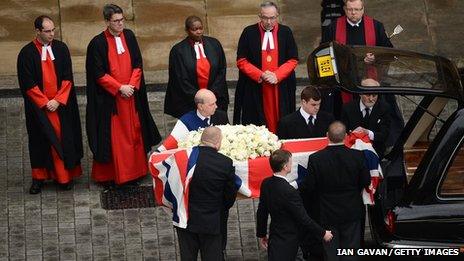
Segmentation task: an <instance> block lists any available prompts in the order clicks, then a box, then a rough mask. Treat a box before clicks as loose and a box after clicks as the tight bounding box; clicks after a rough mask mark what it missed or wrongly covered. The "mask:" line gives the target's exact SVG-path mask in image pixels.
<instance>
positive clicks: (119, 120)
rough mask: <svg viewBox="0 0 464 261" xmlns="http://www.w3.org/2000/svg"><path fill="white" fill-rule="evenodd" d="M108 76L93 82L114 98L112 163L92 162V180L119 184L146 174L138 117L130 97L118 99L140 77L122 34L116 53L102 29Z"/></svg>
mask: <svg viewBox="0 0 464 261" xmlns="http://www.w3.org/2000/svg"><path fill="white" fill-rule="evenodd" d="M105 37H106V41H107V43H108V61H109V67H110V74H105V75H104V76H103V77H101V78H99V79H98V80H97V82H98V84H99V85H100V86H102V87H103V88H104V89H105V90H106V91H107V92H109V93H110V94H112V95H113V96H114V99H115V104H116V111H117V112H116V113H115V114H113V115H112V117H111V146H112V156H113V160H112V162H109V163H100V162H97V161H94V162H93V166H92V177H93V179H94V180H95V181H97V182H104V181H113V180H114V182H115V183H116V184H122V183H125V182H128V181H131V180H135V179H138V178H140V177H143V176H145V175H146V174H147V172H148V167H147V164H148V163H147V156H146V154H145V151H144V147H143V140H142V131H141V125H140V120H139V116H138V114H137V110H136V107H135V100H134V96H131V97H130V98H125V97H122V96H121V93H120V92H119V88H120V87H121V85H124V84H130V85H133V86H135V89H136V90H138V88H139V87H140V80H141V77H142V70H141V69H140V68H136V69H132V65H131V57H130V53H129V48H128V47H127V44H126V40H125V38H124V34H122V33H121V34H120V35H119V37H121V42H122V45H123V47H124V50H125V51H124V52H123V53H121V54H118V52H117V48H116V41H115V37H114V36H113V35H111V33H110V32H109V31H108V30H106V31H105Z"/></svg>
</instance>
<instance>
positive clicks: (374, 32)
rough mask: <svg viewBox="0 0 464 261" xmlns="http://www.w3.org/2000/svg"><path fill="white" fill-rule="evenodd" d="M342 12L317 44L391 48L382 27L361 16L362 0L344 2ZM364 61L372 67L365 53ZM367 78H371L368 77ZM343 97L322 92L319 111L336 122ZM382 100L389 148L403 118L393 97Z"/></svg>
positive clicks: (401, 126) (338, 93) (373, 20)
mask: <svg viewBox="0 0 464 261" xmlns="http://www.w3.org/2000/svg"><path fill="white" fill-rule="evenodd" d="M344 10H345V14H346V16H342V17H340V18H338V19H337V22H335V23H332V24H331V25H330V26H329V27H328V28H327V30H326V31H325V32H324V34H323V35H322V40H321V43H325V42H330V41H337V42H339V43H341V44H346V45H367V46H383V47H393V45H392V43H391V42H390V39H389V38H388V36H387V34H386V33H385V28H384V26H383V24H382V23H381V22H379V21H378V20H376V19H373V18H371V17H369V16H367V15H365V14H364V3H363V0H348V1H346V3H345V7H344ZM365 61H366V63H368V64H369V63H371V64H375V55H374V54H372V53H367V54H366V59H365ZM367 76H368V77H369V78H373V77H372V75H367ZM377 81H381V75H379V79H377ZM343 95H344V94H341V93H340V91H338V90H331V91H326V92H324V94H323V96H324V98H323V101H322V104H321V110H323V111H328V112H332V113H333V114H334V116H335V118H336V119H340V113H341V109H342V104H343V103H345V102H344V101H342V96H343ZM345 95H346V94H345ZM384 99H385V101H386V103H387V105H388V107H389V108H388V110H389V112H390V116H391V118H392V122H391V126H390V129H391V133H390V137H389V138H388V140H387V146H392V145H394V142H395V141H396V139H397V138H398V137H399V135H400V133H401V131H402V129H403V127H404V119H403V116H402V114H401V111H400V110H399V108H398V104H397V102H396V98H395V96H394V95H384Z"/></svg>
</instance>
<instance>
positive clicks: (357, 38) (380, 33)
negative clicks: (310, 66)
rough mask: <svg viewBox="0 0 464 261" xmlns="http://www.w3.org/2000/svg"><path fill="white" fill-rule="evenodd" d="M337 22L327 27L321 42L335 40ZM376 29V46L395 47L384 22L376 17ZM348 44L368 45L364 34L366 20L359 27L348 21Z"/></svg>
mask: <svg viewBox="0 0 464 261" xmlns="http://www.w3.org/2000/svg"><path fill="white" fill-rule="evenodd" d="M336 26H337V22H336V21H334V22H333V23H331V24H330V26H329V27H328V28H327V30H326V31H325V33H324V34H323V35H322V39H321V43H325V42H330V41H334V40H335V34H336ZM374 30H375V46H383V47H393V44H392V43H391V42H390V39H388V37H387V34H386V33H385V28H384V26H383V24H382V23H381V22H379V21H377V20H375V19H374ZM346 44H347V45H366V39H365V36H364V21H361V23H359V27H357V26H351V25H350V24H349V23H348V22H347V23H346Z"/></svg>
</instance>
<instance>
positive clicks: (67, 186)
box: [60, 181, 73, 190]
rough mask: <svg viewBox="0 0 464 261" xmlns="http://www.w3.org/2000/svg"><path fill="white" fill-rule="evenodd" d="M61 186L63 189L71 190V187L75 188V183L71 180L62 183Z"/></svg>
mask: <svg viewBox="0 0 464 261" xmlns="http://www.w3.org/2000/svg"><path fill="white" fill-rule="evenodd" d="M60 188H61V189H62V190H71V189H73V183H72V181H70V182H68V183H64V184H60Z"/></svg>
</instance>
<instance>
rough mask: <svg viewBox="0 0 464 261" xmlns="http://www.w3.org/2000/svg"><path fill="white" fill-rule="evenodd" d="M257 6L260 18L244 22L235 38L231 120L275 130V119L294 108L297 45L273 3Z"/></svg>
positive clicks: (268, 2)
mask: <svg viewBox="0 0 464 261" xmlns="http://www.w3.org/2000/svg"><path fill="white" fill-rule="evenodd" d="M260 10H261V11H260V12H261V13H260V15H259V17H260V19H261V22H259V23H256V24H253V25H250V26H247V27H246V28H245V29H244V30H243V32H242V35H241V36H240V40H239V42H238V48H237V66H238V67H239V79H238V82H237V88H236V90H235V104H234V119H233V123H234V124H240V123H242V124H255V125H266V126H267V127H268V128H269V130H270V131H273V132H275V131H276V129H277V123H278V120H279V119H280V118H281V117H283V116H285V115H287V114H290V113H292V112H293V111H295V107H296V104H295V103H296V101H295V90H296V78H295V72H294V69H295V67H296V65H297V63H298V49H297V46H296V43H295V39H294V38H293V34H292V30H291V29H290V28H289V27H288V26H285V25H282V24H279V23H277V19H278V15H279V12H278V8H277V6H276V4H275V3H273V2H270V1H267V2H264V3H263V4H261V9H260ZM276 30H277V32H275V31H276ZM274 43H276V44H274Z"/></svg>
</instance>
